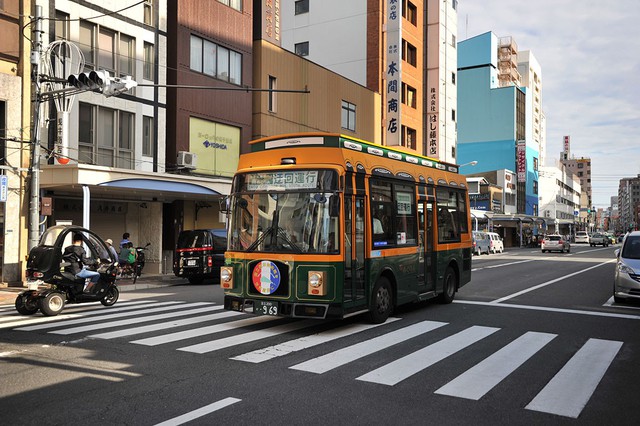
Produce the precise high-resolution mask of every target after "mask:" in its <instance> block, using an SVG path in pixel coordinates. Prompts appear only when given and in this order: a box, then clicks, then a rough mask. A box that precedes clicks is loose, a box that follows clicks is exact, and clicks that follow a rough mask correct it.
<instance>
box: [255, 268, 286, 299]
mask: <svg viewBox="0 0 640 426" xmlns="http://www.w3.org/2000/svg"><path fill="white" fill-rule="evenodd" d="M251 278H252V281H253V286H254V287H255V289H256V290H258V291H259V292H260V293H261V294H273V293H275V292H276V290H277V289H278V286H279V285H280V270H279V269H278V267H277V266H276V264H275V263H273V262H271V261H269V260H263V261H262V262H258V263H257V264H256V266H254V268H253V274H252V277H251Z"/></svg>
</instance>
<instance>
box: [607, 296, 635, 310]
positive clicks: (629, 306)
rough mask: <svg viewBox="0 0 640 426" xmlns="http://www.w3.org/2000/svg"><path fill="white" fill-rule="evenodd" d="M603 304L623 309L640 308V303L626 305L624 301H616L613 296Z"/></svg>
mask: <svg viewBox="0 0 640 426" xmlns="http://www.w3.org/2000/svg"><path fill="white" fill-rule="evenodd" d="M602 306H607V307H612V308H622V309H634V310H639V309H640V306H639V305H624V304H622V303H616V302H615V301H614V299H613V296H611V297H610V298H609V300H607V301H606V302H605V303H604V304H603V305H602Z"/></svg>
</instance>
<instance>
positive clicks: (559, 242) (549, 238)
mask: <svg viewBox="0 0 640 426" xmlns="http://www.w3.org/2000/svg"><path fill="white" fill-rule="evenodd" d="M540 248H542V252H543V253H545V252H547V251H559V252H561V253H564V252H565V251H566V252H567V253H569V252H571V244H569V241H567V239H566V238H564V237H563V236H561V235H545V237H544V239H543V240H542V243H541V244H540Z"/></svg>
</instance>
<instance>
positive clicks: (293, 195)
mask: <svg viewBox="0 0 640 426" xmlns="http://www.w3.org/2000/svg"><path fill="white" fill-rule="evenodd" d="M338 200H339V198H338V195H337V194H333V193H330V192H307V191H305V192H301V191H288V192H285V193H282V192H254V193H244V194H236V195H234V196H232V198H231V203H232V204H231V205H232V211H233V213H232V215H231V220H230V224H229V248H228V249H229V250H232V251H244V252H271V253H298V254H305V253H309V254H311V253H313V254H321V253H325V254H335V253H338V252H339V240H338V236H339V235H340V234H339V221H338V212H339V201H338Z"/></svg>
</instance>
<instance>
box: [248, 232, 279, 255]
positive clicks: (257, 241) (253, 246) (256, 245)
mask: <svg viewBox="0 0 640 426" xmlns="http://www.w3.org/2000/svg"><path fill="white" fill-rule="evenodd" d="M272 232H273V226H270V227H269V229H267V230H266V231H265V232H264V233H263V234H262V235H260V236H259V237H258V239H257V240H255V241H254V242H253V243H252V244H251V245H250V246H249V247H247V250H246V251H247V252H251V251H254V250H255V249H256V248H257V247H258V246H259V245H260V244H261V243H262V242H263V241H264V239H265V238H267V235H270V234H271V233H272Z"/></svg>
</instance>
